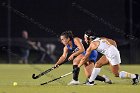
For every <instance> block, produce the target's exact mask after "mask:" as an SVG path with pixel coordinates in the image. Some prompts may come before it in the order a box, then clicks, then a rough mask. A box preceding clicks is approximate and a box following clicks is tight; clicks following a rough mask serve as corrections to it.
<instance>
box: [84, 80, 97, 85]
mask: <svg viewBox="0 0 140 93" xmlns="http://www.w3.org/2000/svg"><path fill="white" fill-rule="evenodd" d="M85 85H87V86H93V85H95V83H94V81H92V82H89V81H88V82H87V83H86V84H85Z"/></svg>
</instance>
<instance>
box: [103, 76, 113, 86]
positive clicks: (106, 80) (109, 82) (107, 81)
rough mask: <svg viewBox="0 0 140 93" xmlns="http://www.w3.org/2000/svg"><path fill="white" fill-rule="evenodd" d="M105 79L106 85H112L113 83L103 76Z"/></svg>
mask: <svg viewBox="0 0 140 93" xmlns="http://www.w3.org/2000/svg"><path fill="white" fill-rule="evenodd" d="M103 77H104V78H105V81H104V82H105V83H108V84H112V81H111V80H110V79H109V78H108V77H107V76H106V75H103Z"/></svg>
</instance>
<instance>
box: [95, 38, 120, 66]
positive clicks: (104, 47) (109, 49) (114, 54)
mask: <svg viewBox="0 0 140 93" xmlns="http://www.w3.org/2000/svg"><path fill="white" fill-rule="evenodd" d="M94 41H99V43H100V44H99V46H98V47H97V49H96V50H97V51H98V52H100V53H102V54H104V55H105V56H106V57H107V59H108V60H109V62H110V63H111V64H112V65H116V64H120V63H121V59H120V53H119V51H118V49H117V48H116V47H115V46H114V45H112V44H110V43H109V42H108V41H107V40H106V39H101V38H96V39H95V40H93V41H92V42H94Z"/></svg>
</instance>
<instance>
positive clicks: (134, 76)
mask: <svg viewBox="0 0 140 93" xmlns="http://www.w3.org/2000/svg"><path fill="white" fill-rule="evenodd" d="M119 77H120V78H131V79H133V78H136V75H135V74H132V73H128V72H126V71H121V72H120V73H119Z"/></svg>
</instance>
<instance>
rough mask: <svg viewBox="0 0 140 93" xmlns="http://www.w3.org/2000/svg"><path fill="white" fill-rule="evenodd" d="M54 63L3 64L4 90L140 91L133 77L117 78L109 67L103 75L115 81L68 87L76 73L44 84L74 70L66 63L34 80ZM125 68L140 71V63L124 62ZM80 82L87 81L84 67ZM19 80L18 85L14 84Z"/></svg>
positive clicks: (0, 82)
mask: <svg viewBox="0 0 140 93" xmlns="http://www.w3.org/2000/svg"><path fill="white" fill-rule="evenodd" d="M50 67H52V65H48V64H42V65H31V64H28V65H24V64H0V93H140V84H139V85H135V86H134V85H131V80H130V79H120V78H116V77H114V76H113V74H111V72H110V71H109V69H108V66H105V67H103V68H102V70H101V73H100V75H103V74H105V75H107V76H109V77H110V78H111V79H112V81H113V82H114V84H105V83H103V82H98V81H97V82H96V83H97V85H95V86H85V85H75V86H68V85H67V83H69V81H71V79H72V75H69V76H67V77H64V78H61V79H60V80H57V81H54V82H52V83H49V84H47V85H44V86H41V85H40V83H43V82H45V81H48V80H51V79H54V78H57V77H59V76H61V75H63V74H66V73H68V72H70V71H71V70H72V65H62V66H61V67H59V68H58V69H55V70H53V71H52V72H50V73H49V74H47V75H45V76H42V77H41V78H39V79H36V80H33V79H32V78H31V75H32V74H33V73H35V74H39V72H41V71H44V70H45V69H47V68H50ZM121 70H125V71H129V72H135V73H140V65H122V66H121ZM79 80H80V82H81V83H82V82H84V81H85V76H84V73H83V68H81V72H80V76H79ZM13 82H17V83H18V85H17V86H13Z"/></svg>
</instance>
